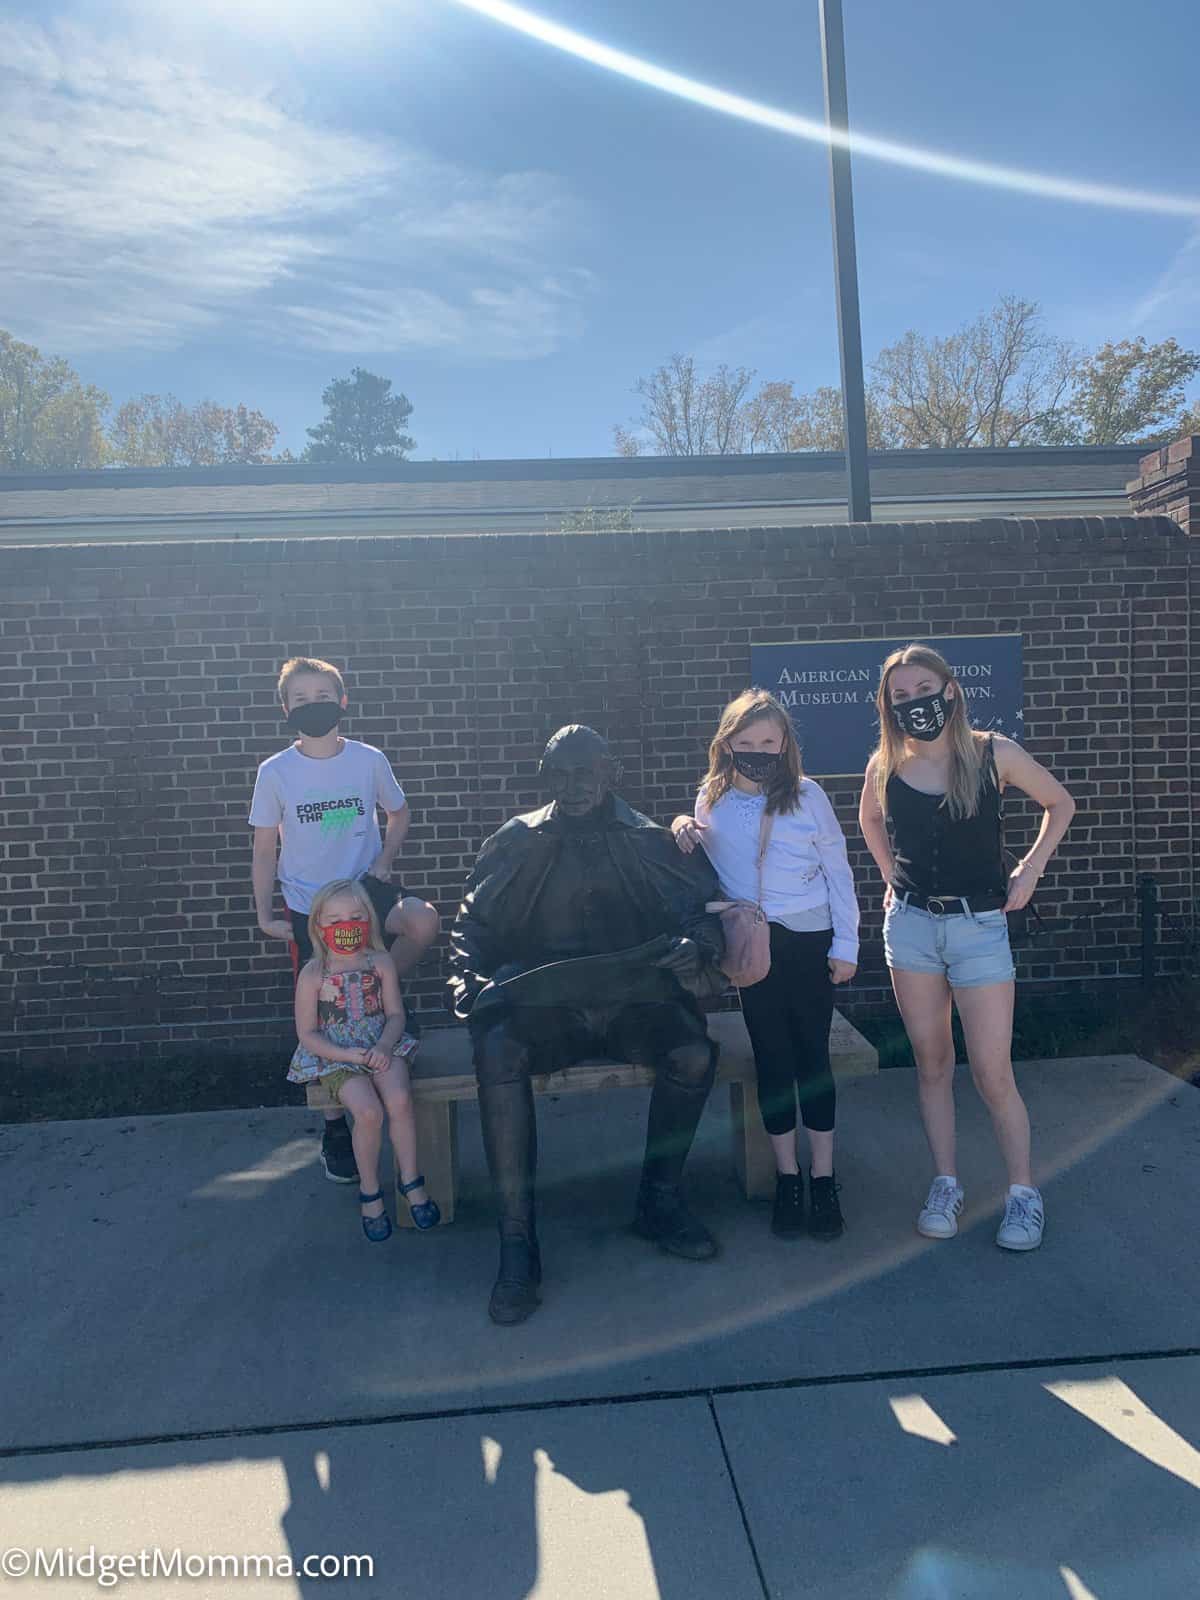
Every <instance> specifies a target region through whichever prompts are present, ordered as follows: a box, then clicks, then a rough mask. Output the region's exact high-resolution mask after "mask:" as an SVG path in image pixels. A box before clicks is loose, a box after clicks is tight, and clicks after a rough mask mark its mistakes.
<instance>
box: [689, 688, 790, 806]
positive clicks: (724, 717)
mask: <svg viewBox="0 0 1200 1600" xmlns="http://www.w3.org/2000/svg"><path fill="white" fill-rule="evenodd" d="M764 717H770V718H771V720H772V722H774V723H775V724H776V726H777V727H778V728H779V731H780V732H781V733H782V735H783V748H782V750H781V752H780V761H779V766H778V768H777V769H776V772H775V776H774V777H773V778H772V779H771V781H770V783H769V784H767V786H766V796H767V810H768V811H772V812H777V811H795V810H796V808H797V806H798V805H799V804H800V783H801V780H802V779H803V777H804V769H803V767H802V766H801V763H800V746H799V744H797V742H796V735H795V732H794V730H793V728H792V719H791V717H789V716H788V714H787V710H786V709H785V707H784V706H783V705H781V704H780V702H779V701H778V700H776V698H775V696H774V695H773V694H769V693H768V692H767V690H766V689H743V690H742V692H741V694H739V695H738V697H737V699H736V700H731V701H730V702H729V704H728V705H727V706H726V707H725V709H724V711H722V713H721V720H720V722H719V723H718V724H717V731H716V733H715V734H714V735H713V740H712V743H711V744H710V745H709V747H708V771H707V772H706V773H705V775H704V782H703V783H702V784H701V785H700V794H701V797H702V799H703V801H704V804H705V805H706V806H707V807H708V808H709V810H710V811H711V810H712V808H713V806H715V805H716V804H717V802H718V800H723V799H724V798H725V796H726V795H727V794H728V793H729V791H730V789H732V788H733V772H734V767H733V752H732V751H731V750H730V747H729V741H730V740H731V739H733V738H735V737H736V735H737V734H739V733H741V732H742V731H743V729H745V728H748V727H749V726H750V724H751V723H752V722H760V721H761V720H762V719H763V718H764Z"/></svg>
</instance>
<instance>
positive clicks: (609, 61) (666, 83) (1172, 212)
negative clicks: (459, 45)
mask: <svg viewBox="0 0 1200 1600" xmlns="http://www.w3.org/2000/svg"><path fill="white" fill-rule="evenodd" d="M452 3H453V4H455V5H459V6H464V7H465V8H466V9H467V10H469V11H475V12H477V13H478V14H479V15H480V16H483V17H488V18H490V19H491V20H492V21H493V22H499V23H501V24H503V25H504V26H505V27H507V28H513V29H515V30H516V31H517V32H518V33H523V34H525V35H526V36H527V37H528V38H530V39H536V40H537V41H538V43H540V44H545V45H550V46H551V47H552V48H553V49H555V50H561V51H563V52H564V53H565V54H566V55H570V56H574V57H576V58H577V59H578V60H580V61H586V62H588V63H589V64H590V65H592V66H595V67H601V68H603V69H604V70H605V71H606V72H613V73H616V74H618V75H619V76H620V77H622V78H627V79H630V80H631V81H632V82H634V83H640V84H643V85H645V87H647V88H649V89H659V90H661V91H662V92H663V93H664V94H670V95H674V96H676V98H677V99H680V100H690V101H691V102H692V103H693V104H694V105H698V106H703V107H704V108H705V109H706V110H708V111H717V112H720V113H721V114H722V115H724V116H729V117H738V118H740V119H741V120H742V121H743V122H753V123H757V124H758V125H759V126H760V127H763V128H769V129H771V130H772V131H773V132H775V133H784V134H788V135H790V136H791V137H792V138H795V139H806V140H809V141H810V142H813V143H817V144H826V143H828V138H829V136H828V132H827V130H826V127H825V124H824V122H823V121H821V120H818V119H816V118H813V117H801V116H797V115H796V114H795V113H794V112H791V111H783V110H781V109H780V108H778V107H776V106H768V105H764V104H763V103H762V102H761V101H758V100H749V99H747V98H746V97H745V96H743V95H739V94H731V93H730V92H729V91H727V90H725V89H718V88H715V87H714V86H713V85H712V84H708V83H701V82H699V80H698V79H696V78H686V77H684V76H683V75H682V74H681V73H678V72H672V71H671V70H670V69H669V68H666V67H659V66H655V65H654V63H653V62H650V61H644V60H642V58H641V57H640V56H633V55H629V54H628V53H627V52H626V51H624V50H617V49H614V48H613V47H612V46H611V45H606V44H602V43H601V42H600V41H599V40H598V39H592V38H589V37H588V35H587V34H583V33H576V32H575V30H574V29H572V28H564V27H562V26H561V25H560V24H558V23H556V22H551V21H550V20H549V19H548V18H546V17H542V16H539V15H538V14H537V13H536V12H534V11H529V10H527V9H526V8H525V7H524V6H517V5H511V4H509V0H452ZM844 142H846V143H848V144H849V146H850V148H851V150H853V152H854V154H855V155H857V156H867V157H870V158H871V159H873V160H876V161H887V162H890V163H892V164H893V165H894V166H901V167H909V168H911V169H912V170H914V171H917V172H929V173H932V174H934V175H935V176H937V177H943V178H953V179H957V180H959V181H961V182H965V183H978V184H985V185H988V186H990V187H992V188H996V189H1012V190H1016V191H1018V192H1020V193H1024V194H1032V195H1038V196H1040V197H1042V198H1043V199H1049V200H1070V201H1074V202H1076V203H1077V204H1080V205H1094V206H1109V207H1113V208H1115V209H1117V210H1122V211H1154V212H1159V213H1161V214H1162V215H1164V216H1179V217H1200V199H1198V198H1193V197H1191V196H1188V195H1176V194H1156V193H1154V192H1152V191H1151V190H1148V189H1124V188H1118V187H1114V186H1113V185H1111V184H1102V183H1090V182H1086V181H1084V180H1081V179H1077V178H1066V177H1057V176H1053V175H1051V174H1049V173H1042V172H1028V171H1025V170H1024V169H1022V168H1019V167H1005V166H998V165H996V164H994V163H992V162H987V161H969V160H965V159H963V158H962V157H959V156H951V155H947V154H945V153H944V152H942V151H939V150H924V149H921V148H919V147H918V146H916V145H906V144H900V143H898V142H897V141H896V140H894V139H883V138H880V137H878V136H876V135H874V134H868V133H852V134H851V135H850V138H849V139H848V140H847V141H844Z"/></svg>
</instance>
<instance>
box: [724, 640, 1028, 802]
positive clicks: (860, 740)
mask: <svg viewBox="0 0 1200 1600" xmlns="http://www.w3.org/2000/svg"><path fill="white" fill-rule="evenodd" d="M914 643H920V644H931V645H932V646H933V648H934V649H935V650H938V651H940V652H941V654H942V655H943V656H945V658H946V660H947V661H949V663H950V665H951V666H952V667H953V668H954V670H955V673H956V674H957V676H958V679H959V681H960V683H961V684H962V687H963V693H964V694H965V696H966V699H967V707H968V710H969V711H970V714H971V721H972V722H973V723H974V725H975V726H976V727H977V728H985V729H992V730H994V731H995V732H996V733H1004V734H1007V735H1008V737H1009V738H1010V739H1021V738H1023V736H1024V721H1023V712H1022V707H1023V697H1022V678H1021V635H1020V634H1019V633H988V634H971V635H961V634H960V635H959V636H958V637H956V638H949V639H929V638H925V639H921V638H917V639H914V638H913V637H912V636H911V635H910V636H908V637H907V638H900V639H838V640H833V641H816V642H807V643H803V644H755V645H751V646H750V681H751V682H752V683H754V684H756V685H757V686H758V687H760V688H762V689H769V690H770V691H771V693H772V694H774V695H776V696H777V697H778V698H779V699H780V700H781V701H782V702H783V704H784V705H785V706H786V707H787V708H788V711H789V712H790V714H791V718H792V722H793V724H794V726H795V729H796V735H797V738H798V739H799V740H800V746H801V750H802V753H803V757H804V770H805V771H806V772H811V773H812V774H813V776H814V777H822V776H824V777H833V776H838V775H849V774H852V773H860V772H862V770H863V768H864V767H865V766H866V762H867V757H868V756H869V755H870V753H871V751H872V750H873V749H874V748H875V743H876V740H877V738H878V732H879V730H878V723H877V721H876V716H875V690H876V688H877V687H878V684H879V669H880V668H881V667H882V665H883V663H884V661H886V659H887V658H888V656H890V655H891V653H892V651H893V650H899V649H901V648H902V647H903V646H904V645H906V644H914Z"/></svg>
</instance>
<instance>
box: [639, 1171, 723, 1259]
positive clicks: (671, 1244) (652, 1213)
mask: <svg viewBox="0 0 1200 1600" xmlns="http://www.w3.org/2000/svg"><path fill="white" fill-rule="evenodd" d="M633 1231H634V1232H635V1233H639V1234H641V1236H642V1238H643V1239H652V1240H653V1241H654V1243H655V1244H656V1245H657V1246H658V1248H659V1249H660V1250H665V1251H666V1252H667V1254H668V1255H672V1256H682V1257H683V1258H684V1259H685V1260H686V1261H711V1260H712V1258H713V1256H715V1255H716V1253H717V1241H716V1240H715V1239H714V1238H713V1236H712V1234H711V1233H709V1231H708V1229H707V1228H706V1227H705V1226H704V1224H703V1223H702V1222H700V1221H698V1220H697V1219H696V1218H695V1217H694V1216H693V1215H692V1214H691V1212H690V1211H689V1210H688V1208H687V1207H686V1206H685V1205H684V1203H683V1196H682V1195H681V1194H680V1192H679V1186H678V1185H677V1184H673V1183H669V1184H668V1183H647V1182H645V1181H644V1180H643V1182H642V1186H641V1188H640V1189H639V1190H638V1200H637V1213H636V1215H635V1217H634V1219H633Z"/></svg>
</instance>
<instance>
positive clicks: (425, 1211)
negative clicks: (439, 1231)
mask: <svg viewBox="0 0 1200 1600" xmlns="http://www.w3.org/2000/svg"><path fill="white" fill-rule="evenodd" d="M424 1182H425V1177H424V1174H422V1175H421V1177H419V1178H414V1179H413V1181H412V1182H411V1183H402V1184H400V1186H399V1187H400V1193H401V1194H402V1195H405V1196H407V1195H409V1194H411V1193H412V1191H413V1190H414V1189H419V1188H421V1187H422V1185H423V1184H424ZM408 1209H409V1211H410V1212H411V1213H412V1219H413V1224H414V1226H416V1227H418V1228H420V1229H422V1230H424V1229H425V1228H436V1227H437V1225H438V1223H439V1222H440V1221H441V1220H442V1213H441V1212H440V1211H439V1210H438V1204H437V1201H436V1200H423V1201H422V1202H421V1204H420V1205H413V1203H412V1201H411V1200H410V1201H409V1202H408Z"/></svg>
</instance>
